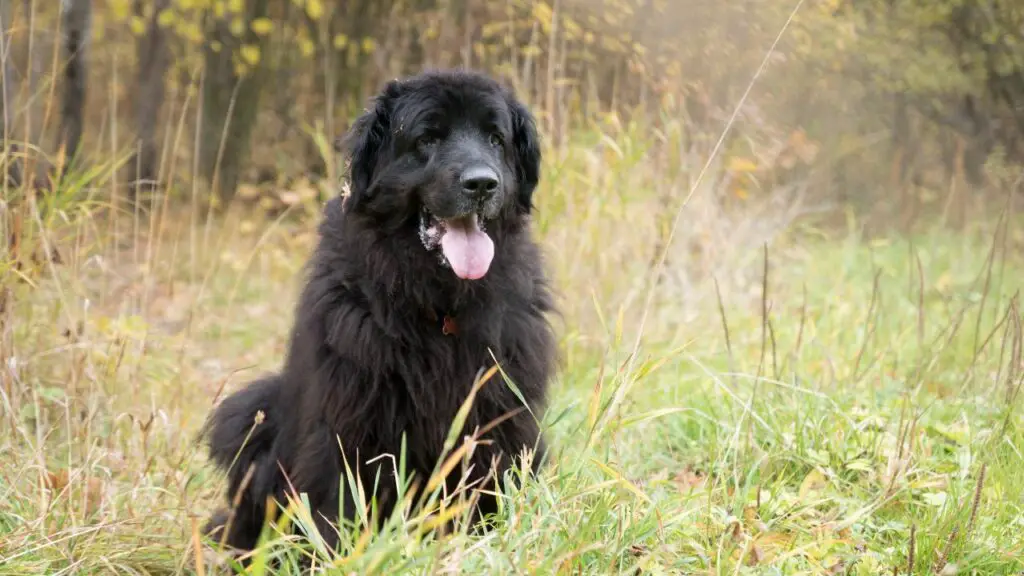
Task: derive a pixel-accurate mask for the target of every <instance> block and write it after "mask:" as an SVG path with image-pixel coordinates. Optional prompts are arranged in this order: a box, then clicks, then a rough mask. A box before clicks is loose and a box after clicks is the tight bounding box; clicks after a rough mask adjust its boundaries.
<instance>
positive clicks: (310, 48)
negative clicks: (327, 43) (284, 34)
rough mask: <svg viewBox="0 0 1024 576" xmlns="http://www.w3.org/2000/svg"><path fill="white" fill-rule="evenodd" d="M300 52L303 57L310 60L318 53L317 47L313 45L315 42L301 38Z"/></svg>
mask: <svg viewBox="0 0 1024 576" xmlns="http://www.w3.org/2000/svg"><path fill="white" fill-rule="evenodd" d="M299 52H302V55H303V56H305V57H306V58H309V57H310V56H312V55H313V53H314V52H316V45H315V44H313V41H312V40H310V39H309V38H300V39H299Z"/></svg>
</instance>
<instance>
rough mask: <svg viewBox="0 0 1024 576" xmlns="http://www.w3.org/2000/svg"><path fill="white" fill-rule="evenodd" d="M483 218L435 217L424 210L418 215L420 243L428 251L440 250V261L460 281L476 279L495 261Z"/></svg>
mask: <svg viewBox="0 0 1024 576" xmlns="http://www.w3.org/2000/svg"><path fill="white" fill-rule="evenodd" d="M483 224H484V220H483V217H482V216H480V215H479V214H476V213H470V214H466V215H463V216H457V217H454V218H438V217H436V216H434V215H433V214H431V213H430V212H429V211H428V210H426V209H424V210H423V211H422V212H421V213H420V240H421V241H422V242H423V246H424V248H426V249H427V250H431V251H432V250H436V249H437V247H438V246H440V247H441V255H442V257H441V262H442V263H443V264H447V265H448V266H450V267H451V269H452V271H453V272H455V275H456V276H458V277H459V278H462V279H463V280H479V279H480V278H483V277H484V276H485V275H486V274H487V270H488V269H489V268H490V267H491V261H492V260H493V259H494V241H493V240H491V237H490V236H488V235H487V233H486V232H484V227H483Z"/></svg>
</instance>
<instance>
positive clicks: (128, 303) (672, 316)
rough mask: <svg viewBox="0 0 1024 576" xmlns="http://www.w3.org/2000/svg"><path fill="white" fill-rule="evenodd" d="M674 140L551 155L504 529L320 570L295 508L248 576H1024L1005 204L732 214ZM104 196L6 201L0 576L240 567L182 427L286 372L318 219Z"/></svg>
mask: <svg viewBox="0 0 1024 576" xmlns="http://www.w3.org/2000/svg"><path fill="white" fill-rule="evenodd" d="M674 137H676V134H675V133H674V132H672V130H671V129H665V130H660V131H655V130H652V129H650V128H649V127H645V126H641V125H634V124H629V123H619V122H615V121H613V120H602V121H594V122H592V123H591V124H590V125H589V126H586V127H583V128H580V129H579V130H577V131H575V132H574V133H573V134H571V135H570V137H568V138H567V139H566V140H565V141H564V142H563V143H562V144H561V145H559V146H557V147H556V146H550V147H549V149H548V150H546V151H545V152H546V160H545V167H544V178H543V182H542V185H541V189H540V190H539V192H538V195H537V198H538V211H537V216H536V219H535V223H534V226H535V233H536V234H537V236H538V238H540V239H541V240H542V241H543V246H544V250H545V256H546V259H547V260H546V261H547V267H548V269H549V271H550V272H551V274H552V278H553V284H554V286H555V289H556V291H557V292H558V294H559V305H560V308H561V311H562V315H561V316H560V317H558V318H554V319H553V321H554V322H555V324H556V326H557V328H558V333H559V335H560V338H561V341H560V351H561V363H562V368H561V370H560V372H559V376H558V379H557V381H556V382H554V383H553V394H552V401H551V405H550V408H549V410H548V412H547V414H546V416H545V420H544V422H545V425H546V428H547V430H548V432H547V433H548V435H549V438H550V444H551V446H552V448H553V449H554V457H553V461H552V462H551V463H550V464H549V465H548V466H547V467H546V468H545V469H544V470H543V472H542V474H540V475H539V477H537V478H535V479H531V480H529V481H527V482H526V483H525V485H524V486H523V487H522V488H520V489H515V488H512V487H510V488H509V489H508V490H507V492H506V493H505V497H504V498H503V500H502V502H503V506H502V510H501V512H500V518H499V519H500V522H499V527H498V528H497V529H496V530H494V531H492V532H490V533H488V534H486V535H483V536H479V535H473V534H470V533H468V532H467V531H466V530H465V529H461V530H457V531H455V532H454V533H449V534H439V533H436V532H434V531H431V530H430V528H431V527H432V526H433V525H435V524H436V518H434V517H432V516H429V515H427V514H425V513H422V512H420V511H417V510H411V511H403V512H402V513H401V514H399V515H397V516H395V517H393V518H391V519H390V520H389V521H388V522H386V523H385V525H384V527H383V528H381V529H380V530H376V529H368V528H365V527H363V526H355V527H350V529H349V530H346V531H345V538H343V546H342V549H341V550H338V551H328V550H324V549H319V548H318V547H317V545H316V541H315V539H312V540H306V539H303V538H299V537H294V536H282V535H281V534H279V533H278V531H282V530H283V529H284V527H286V525H287V524H296V523H297V524H305V523H307V515H308V511H304V510H303V507H302V505H301V502H299V503H298V505H297V506H294V507H293V508H291V509H289V510H288V511H287V512H286V513H282V514H281V515H280V516H279V517H278V518H277V519H276V520H275V524H274V527H272V528H270V529H269V530H268V532H267V539H266V541H265V543H264V544H263V545H262V546H261V547H260V549H259V550H257V551H256V552H255V553H254V554H253V560H254V562H253V564H252V565H251V566H250V568H249V571H250V573H253V574H261V573H269V572H271V571H274V572H276V573H281V574H297V573H299V571H300V564H301V562H302V561H303V559H307V560H308V559H309V558H313V560H312V562H313V564H314V566H316V567H317V568H326V569H328V570H327V571H328V572H329V573H338V574H374V573H379V574H435V573H468V574H484V573H489V574H619V573H621V574H883V573H884V574H911V573H913V574H1020V573H1022V571H1024V559H1022V558H1024V482H1022V481H1021V477H1020V474H1021V470H1024V417H1022V414H1021V409H1020V403H1021V398H1020V396H1021V386H1022V382H1024V357H1022V350H1024V331H1022V314H1021V302H1020V293H1019V290H1020V288H1021V286H1022V283H1024V227H1022V226H1021V225H1020V224H1021V218H1020V216H1019V215H1018V214H1016V213H1015V212H1014V209H1013V203H1012V202H1007V203H1006V207H1005V208H999V207H997V208H996V209H992V210H990V211H989V215H988V216H985V217H977V218H974V219H972V221H971V222H970V223H969V224H968V225H967V226H963V227H952V226H949V225H946V223H945V222H943V220H942V219H941V218H939V217H936V218H934V219H932V220H930V221H928V222H927V223H926V224H923V225H920V226H917V227H916V228H915V230H914V231H913V232H909V233H897V232H877V231H876V232H873V233H871V234H868V233H867V232H865V230H866V226H865V222H863V221H861V220H860V219H859V217H858V216H857V215H855V214H854V212H852V211H847V212H844V211H843V209H842V207H816V206H811V205H809V204H807V202H805V201H803V196H802V193H801V190H800V189H796V188H779V189H777V190H775V191H773V192H770V193H767V194H765V195H762V196H758V197H756V198H749V199H747V200H746V201H745V202H746V204H745V205H744V206H742V207H741V208H738V209H733V210H724V209H723V208H722V204H721V202H719V199H720V198H722V197H723V196H724V195H726V192H725V188H726V186H727V185H728V184H727V183H726V182H724V181H723V180H722V179H721V177H720V174H722V173H723V170H721V169H720V168H721V167H720V166H718V165H717V164H714V163H712V166H711V167H710V168H711V169H710V170H709V171H708V173H707V176H706V177H705V178H702V179H700V180H699V181H698V179H697V178H696V177H695V175H696V174H698V173H699V172H700V170H699V169H700V168H701V165H700V164H699V163H697V162H696V161H694V160H693V159H692V158H690V157H688V156H687V155H686V154H685V153H683V152H680V147H678V146H674V145H673V138H674ZM104 169H105V168H102V167H101V168H97V169H96V170H99V171H102V170H104ZM92 182H93V180H90V179H89V178H85V177H83V178H80V179H76V178H66V179H65V180H63V181H62V182H61V184H60V186H59V187H58V188H57V189H56V190H55V191H52V192H49V193H47V194H43V195H38V196H34V195H31V194H26V195H24V196H23V198H24V199H25V204H24V206H28V207H29V208H28V209H25V210H24V211H23V212H20V213H19V214H23V215H24V218H22V219H19V220H18V222H19V223H20V226H21V227H20V228H19V230H20V233H21V238H22V239H21V245H22V246H23V247H24V248H23V250H22V252H21V255H20V258H19V259H18V260H17V262H20V263H21V264H20V265H19V266H15V263H16V262H15V261H14V260H12V261H9V262H6V263H5V268H4V278H5V279H4V281H3V284H4V288H5V297H4V301H3V303H4V322H5V324H4V329H3V332H2V334H3V336H2V338H3V340H2V342H0V346H2V349H3V351H4V358H5V361H6V363H5V366H4V367H3V369H2V370H3V375H2V378H0V382H2V387H0V426H2V428H3V432H2V433H0V573H2V574H11V575H15V574H19V575H23V574H101V573H102V574H106V573H118V574H172V573H173V574H215V573H225V572H230V571H232V570H234V569H235V568H232V565H231V564H230V562H228V560H227V559H226V557H225V555H224V554H220V553H217V552H216V551H214V550H211V549H210V546H209V545H200V536H199V527H200V525H201V523H202V522H203V521H204V519H205V516H206V514H208V513H209V512H210V511H211V510H212V508H213V506H215V505H216V504H218V503H219V499H220V498H221V494H222V486H223V484H222V479H221V478H220V477H219V476H218V475H217V474H215V473H214V472H213V470H212V467H211V466H209V465H208V463H207V461H206V457H205V453H204V451H203V447H202V445H201V444H199V443H198V441H197V440H198V438H197V433H198V431H199V429H200V426H201V425H202V423H203V420H204V418H205V417H206V415H207V414H208V412H209V411H210V409H211V407H212V406H214V405H215V403H216V401H217V400H218V399H219V398H222V397H223V396H224V395H225V394H226V393H228V392H230V391H232V390H235V389H237V388H238V387H240V386H242V385H244V383H245V382H246V381H248V380H249V379H251V378H254V377H255V376H256V375H258V374H260V373H261V372H263V371H269V370H274V369H276V368H277V367H278V366H279V365H280V363H281V361H282V359H283V354H284V350H285V344H286V337H287V331H288V329H289V327H290V323H291V306H292V303H293V302H294V299H295V297H296V296H297V292H298V289H299V287H300V283H301V280H302V274H303V268H302V267H303V264H304V261H305V259H306V257H307V255H308V254H309V251H310V249H311V247H312V246H313V243H314V242H315V226H316V221H317V219H318V211H319V206H320V204H321V201H322V198H321V197H320V196H319V195H314V196H315V197H314V198H313V199H308V198H306V199H305V200H303V201H296V202H294V203H292V204H290V205H289V207H288V208H287V209H286V210H284V211H283V212H280V213H277V214H274V215H271V216H270V217H268V216H267V215H266V214H265V213H264V212H262V211H260V210H258V209H256V208H254V207H252V206H236V207H234V208H233V209H232V210H230V211H228V212H227V213H226V214H215V213H212V212H207V211H206V209H205V208H204V207H203V206H202V205H201V204H200V203H198V202H196V201H193V202H191V203H189V202H184V203H167V202H166V201H164V200H161V199H160V197H155V199H154V200H153V201H152V202H151V203H149V204H146V203H143V204H141V205H138V206H135V207H134V208H125V206H126V205H125V204H118V205H116V206H113V207H112V206H111V205H110V203H109V202H106V201H102V200H100V198H103V197H105V196H104V194H106V193H107V192H108V191H109V190H107V189H94V188H92V186H93V185H94V184H92ZM184 193H185V194H187V191H185V192H184ZM327 193H330V194H333V193H338V191H337V189H331V190H328V191H327ZM70 199H74V201H72V200H70ZM821 210H829V211H830V213H831V214H832V215H836V214H838V215H839V218H831V219H821V218H815V217H814V216H813V213H815V212H819V211H821ZM677 215H678V216H679V217H678V220H677V219H676V216H677ZM662 255H664V256H666V257H665V258H664V259H662V258H661V256H662ZM488 385H500V383H497V384H495V383H491V384H488ZM197 546H198V547H200V548H201V549H204V551H203V552H202V553H200V554H196V553H195V551H196V549H197Z"/></svg>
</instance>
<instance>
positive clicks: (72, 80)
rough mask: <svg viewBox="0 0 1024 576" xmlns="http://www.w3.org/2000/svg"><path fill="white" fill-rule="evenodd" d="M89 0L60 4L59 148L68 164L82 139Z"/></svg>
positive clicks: (90, 12) (89, 16)
mask: <svg viewBox="0 0 1024 576" xmlns="http://www.w3.org/2000/svg"><path fill="white" fill-rule="evenodd" d="M91 16H92V2H91V0H65V1H64V2H63V3H62V4H61V17H62V19H63V22H62V26H63V32H64V53H65V57H66V61H65V66H64V87H63V93H62V95H61V106H60V116H61V127H60V140H59V144H58V147H63V148H64V152H65V154H66V155H67V158H68V163H66V164H65V166H66V165H67V164H69V163H70V162H71V161H72V160H73V159H74V158H75V154H76V153H77V152H78V145H79V143H80V142H81V140H82V111H83V109H84V108H85V79H86V73H87V68H88V63H87V61H86V47H87V46H88V44H89V23H90V20H91Z"/></svg>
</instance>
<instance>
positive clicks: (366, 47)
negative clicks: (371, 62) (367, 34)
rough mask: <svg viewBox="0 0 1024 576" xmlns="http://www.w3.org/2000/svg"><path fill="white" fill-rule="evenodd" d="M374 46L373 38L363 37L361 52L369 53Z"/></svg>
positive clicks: (375, 46)
mask: <svg viewBox="0 0 1024 576" xmlns="http://www.w3.org/2000/svg"><path fill="white" fill-rule="evenodd" d="M376 48H377V43H376V42H375V41H374V40H373V38H363V53H365V54H371V53H373V51H374V49H376Z"/></svg>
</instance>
